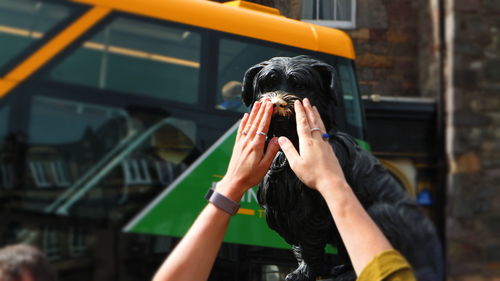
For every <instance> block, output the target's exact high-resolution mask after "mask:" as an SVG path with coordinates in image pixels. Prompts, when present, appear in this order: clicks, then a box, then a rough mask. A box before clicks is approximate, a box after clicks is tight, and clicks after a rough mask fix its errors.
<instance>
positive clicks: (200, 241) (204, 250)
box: [153, 204, 230, 281]
mask: <svg viewBox="0 0 500 281" xmlns="http://www.w3.org/2000/svg"><path fill="white" fill-rule="evenodd" d="M229 219H230V215H229V214H227V213H225V212H223V211H222V210H220V209H217V207H215V206H213V205H212V204H208V205H207V206H206V207H205V209H203V211H202V212H201V213H200V215H199V216H198V218H197V219H196V221H195V223H194V224H193V226H192V227H191V228H190V229H189V231H188V233H187V234H186V235H185V236H184V238H183V239H182V240H181V242H179V244H178V245H177V247H176V248H175V249H174V251H173V252H172V253H171V254H170V255H169V257H168V258H167V260H166V261H165V262H164V263H163V265H162V266H161V267H160V269H159V270H158V272H157V273H156V275H155V277H154V279H153V280H154V281H167V280H190V281H192V280H207V279H208V276H209V274H210V270H211V268H212V266H213V264H214V261H215V257H216V256H217V252H218V250H219V247H220V245H221V243H222V239H223V238H224V233H225V232H226V229H227V226H228V223H229Z"/></svg>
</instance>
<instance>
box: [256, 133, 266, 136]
mask: <svg viewBox="0 0 500 281" xmlns="http://www.w3.org/2000/svg"><path fill="white" fill-rule="evenodd" d="M256 134H257V135H261V136H267V134H266V133H264V132H257V133H256Z"/></svg>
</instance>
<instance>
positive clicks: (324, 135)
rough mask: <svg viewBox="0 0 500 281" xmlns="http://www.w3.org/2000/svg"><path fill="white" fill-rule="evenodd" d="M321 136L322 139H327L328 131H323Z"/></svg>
mask: <svg viewBox="0 0 500 281" xmlns="http://www.w3.org/2000/svg"><path fill="white" fill-rule="evenodd" d="M321 137H322V138H323V139H324V140H328V138H329V137H330V135H329V134H328V133H323V134H321Z"/></svg>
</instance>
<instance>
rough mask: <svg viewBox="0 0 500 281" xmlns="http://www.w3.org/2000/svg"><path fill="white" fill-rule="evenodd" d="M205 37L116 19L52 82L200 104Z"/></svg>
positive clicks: (70, 59) (67, 62)
mask: <svg viewBox="0 0 500 281" xmlns="http://www.w3.org/2000/svg"><path fill="white" fill-rule="evenodd" d="M200 47H201V36H200V35H199V34H198V33H196V32H193V31H190V30H186V29H179V28H175V27H169V26H163V25H159V24H155V23H149V22H144V21H139V20H135V19H129V18H117V19H115V20H114V21H112V22H111V23H110V24H108V25H107V26H106V27H105V28H103V30H102V31H101V32H99V33H97V34H96V35H95V36H93V37H92V38H91V39H90V40H89V41H87V42H84V43H83V45H82V46H80V48H79V49H77V50H76V51H75V52H74V53H73V54H71V55H70V56H68V57H67V58H66V59H65V60H64V61H63V62H62V63H61V64H59V65H58V66H57V67H55V68H54V69H53V71H51V73H50V75H49V77H50V79H53V80H56V81H60V82H65V83H72V84H77V85H83V86H88V87H93V88H99V89H108V90H114V91H119V92H125V93H131V94H144V95H147V96H151V97H155V98H161V99H166V100H171V101H177V102H184V103H189V104H193V103H196V102H198V80H199V79H198V76H199V69H200Z"/></svg>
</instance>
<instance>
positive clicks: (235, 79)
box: [216, 39, 299, 112]
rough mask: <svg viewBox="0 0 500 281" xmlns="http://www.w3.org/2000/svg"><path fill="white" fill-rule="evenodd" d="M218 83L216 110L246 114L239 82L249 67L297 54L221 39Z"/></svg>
mask: <svg viewBox="0 0 500 281" xmlns="http://www.w3.org/2000/svg"><path fill="white" fill-rule="evenodd" d="M219 46H220V47H219V70H218V71H219V76H218V77H219V81H218V84H217V85H218V89H219V91H220V92H219V94H218V95H217V106H216V108H217V109H223V110H231V111H237V112H246V111H247V107H246V106H245V105H244V104H243V102H242V100H241V81H242V79H243V76H244V74H245V71H246V70H247V69H248V68H250V67H251V66H253V65H255V64H257V63H259V62H261V61H264V60H268V59H270V58H272V57H289V56H297V55H299V54H298V53H294V52H290V51H284V50H282V49H276V48H272V47H267V46H262V45H257V44H252V43H245V42H241V41H237V40H232V39H222V40H220V43H219Z"/></svg>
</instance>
